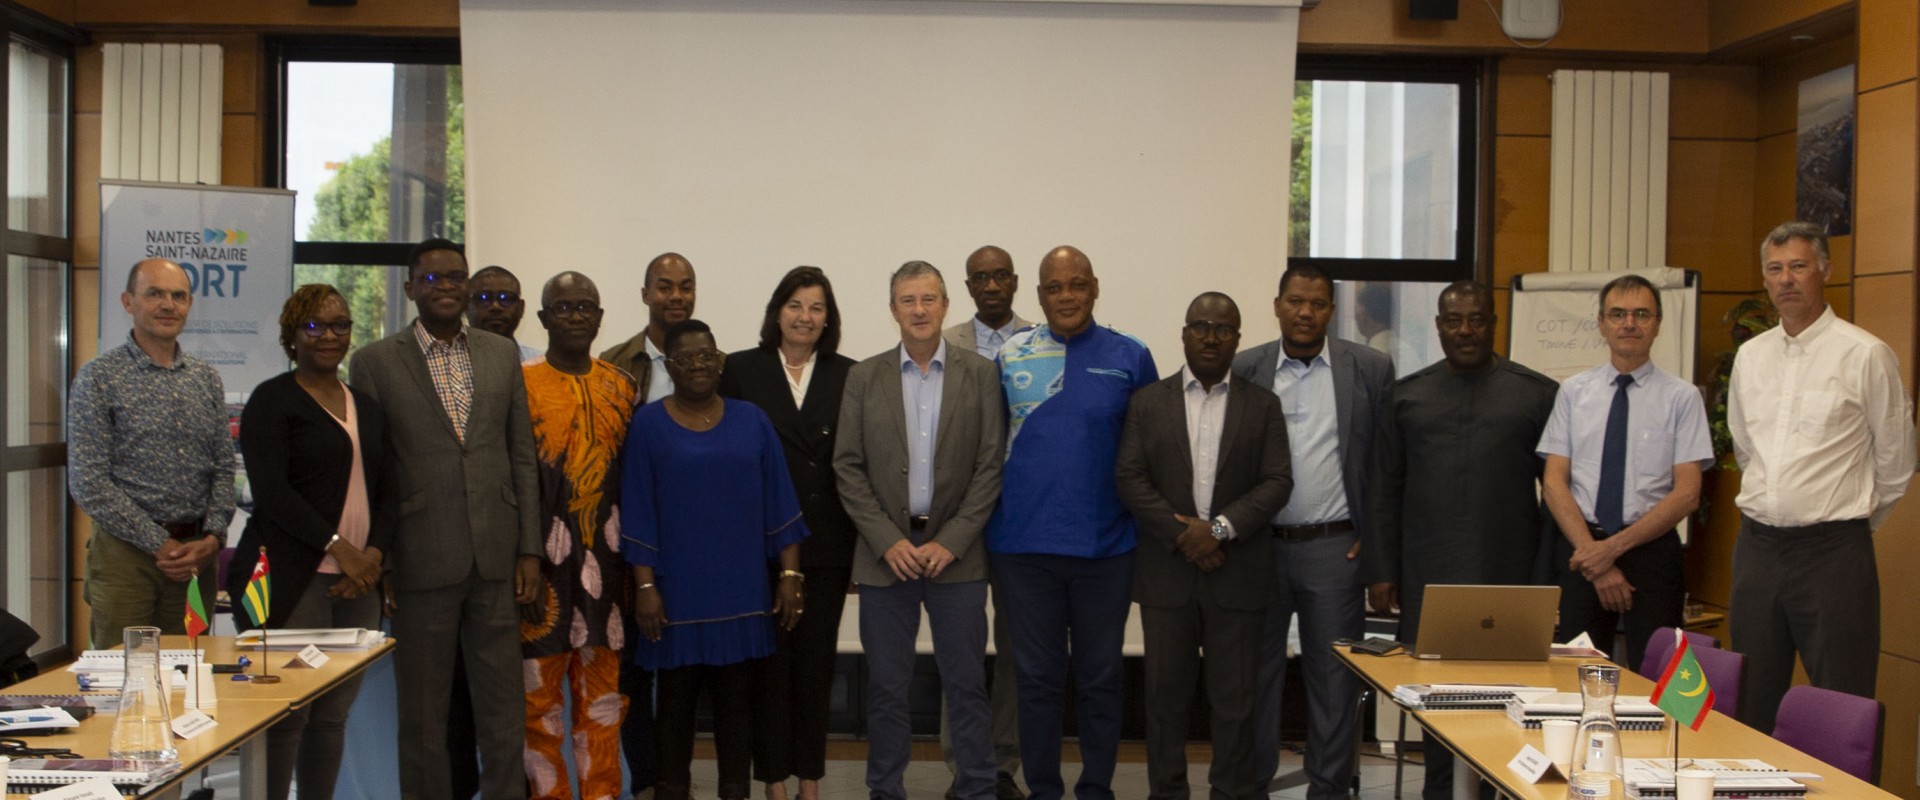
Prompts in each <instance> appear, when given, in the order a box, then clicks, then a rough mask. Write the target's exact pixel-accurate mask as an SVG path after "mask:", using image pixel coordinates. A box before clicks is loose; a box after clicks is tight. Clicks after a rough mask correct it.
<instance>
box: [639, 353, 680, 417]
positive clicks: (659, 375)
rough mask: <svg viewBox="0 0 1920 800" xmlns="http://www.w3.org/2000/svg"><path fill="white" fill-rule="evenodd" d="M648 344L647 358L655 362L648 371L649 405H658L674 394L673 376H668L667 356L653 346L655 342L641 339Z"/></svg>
mask: <svg viewBox="0 0 1920 800" xmlns="http://www.w3.org/2000/svg"><path fill="white" fill-rule="evenodd" d="M641 338H642V339H643V340H644V341H645V342H646V347H647V358H649V359H652V360H653V366H652V367H651V368H649V369H648V370H647V403H648V404H652V403H658V402H660V401H662V400H665V399H667V395H670V394H673V376H672V375H668V374H667V356H666V354H665V353H662V352H660V350H659V349H658V348H656V347H654V346H653V340H652V339H650V338H646V337H641Z"/></svg>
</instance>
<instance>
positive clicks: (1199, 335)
mask: <svg viewBox="0 0 1920 800" xmlns="http://www.w3.org/2000/svg"><path fill="white" fill-rule="evenodd" d="M1187 333H1191V334H1193V338H1195V339H1220V340H1221V341H1225V340H1227V339H1233V338H1236V337H1238V336H1239V335H1240V329H1239V328H1238V327H1235V326H1233V325H1228V324H1226V323H1224V322H1208V321H1206V320H1199V319H1197V320H1194V321H1192V322H1189V323H1187Z"/></svg>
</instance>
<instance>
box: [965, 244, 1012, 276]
mask: <svg viewBox="0 0 1920 800" xmlns="http://www.w3.org/2000/svg"><path fill="white" fill-rule="evenodd" d="M976 269H979V270H989V271H991V270H996V269H1007V270H1010V269H1013V256H1010V255H1007V251H1005V250H1002V249H1000V248H998V247H995V246H993V245H987V246H986V247H982V248H980V249H978V250H975V251H973V255H970V256H967V272H968V274H972V273H973V271H974V270H976Z"/></svg>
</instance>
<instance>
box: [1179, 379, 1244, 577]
mask: <svg viewBox="0 0 1920 800" xmlns="http://www.w3.org/2000/svg"><path fill="white" fill-rule="evenodd" d="M1180 380H1181V385H1182V386H1185V387H1186V398H1187V452H1188V453H1189V454H1190V455H1191V456H1192V457H1193V458H1192V460H1193V510H1194V513H1195V514H1196V515H1197V516H1199V517H1200V518H1201V519H1208V518H1210V517H1212V516H1213V509H1212V505H1213V482H1214V478H1215V476H1217V475H1218V474H1219V472H1220V439H1221V432H1222V431H1221V429H1222V428H1224V427H1226V425H1227V384H1228V383H1230V382H1231V381H1230V380H1229V379H1228V378H1225V377H1223V378H1221V379H1220V382H1219V383H1216V384H1214V385H1213V388H1212V389H1203V388H1201V387H1200V379H1199V378H1196V377H1194V376H1193V370H1192V369H1191V368H1188V367H1181V368H1180ZM1232 528H1233V526H1232V525H1231V524H1229V525H1228V526H1227V529H1228V530H1227V538H1229V539H1231V538H1233V530H1232Z"/></svg>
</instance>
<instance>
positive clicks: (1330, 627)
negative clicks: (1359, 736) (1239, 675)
mask: <svg viewBox="0 0 1920 800" xmlns="http://www.w3.org/2000/svg"><path fill="white" fill-rule="evenodd" d="M1358 535H1359V534H1356V533H1349V534H1346V535H1344V536H1328V537H1326V538H1322V539H1312V540H1309V541H1303V542H1290V541H1285V540H1281V539H1275V540H1274V542H1273V571H1274V583H1273V586H1274V591H1273V605H1272V606H1270V607H1268V609H1267V628H1266V633H1265V638H1264V640H1263V643H1264V651H1263V652H1262V654H1261V658H1260V693H1259V699H1258V700H1257V701H1256V704H1255V708H1256V709H1258V710H1257V712H1256V713H1255V719H1256V720H1257V722H1256V723H1255V732H1254V740H1253V765H1254V772H1256V773H1258V774H1259V776H1260V780H1261V781H1263V782H1264V781H1266V780H1268V779H1270V778H1272V777H1273V773H1274V772H1275V770H1277V769H1278V768H1279V765H1280V696H1281V690H1282V689H1283V688H1284V687H1285V686H1286V683H1287V628H1288V627H1289V625H1291V623H1292V621H1293V615H1294V614H1296V613H1297V614H1299V615H1300V666H1301V671H1302V672H1304V673H1306V681H1307V755H1306V771H1307V778H1308V779H1309V780H1310V781H1311V784H1310V785H1309V787H1308V789H1307V797H1309V798H1312V799H1313V800H1326V799H1327V798H1336V797H1346V796H1347V783H1348V781H1349V780H1351V778H1352V775H1353V760H1354V752H1353V726H1354V724H1355V719H1354V717H1355V716H1356V714H1357V709H1356V708H1355V706H1354V702H1355V699H1356V697H1357V696H1358V692H1359V690H1360V687H1359V681H1358V678H1357V677H1356V676H1355V675H1354V674H1353V672H1352V671H1351V670H1348V669H1347V668H1346V667H1344V666H1342V665H1341V664H1340V659H1339V658H1338V657H1336V656H1334V654H1333V640H1335V639H1340V638H1354V639H1357V638H1359V637H1360V635H1361V633H1362V632H1363V631H1364V630H1365V628H1366V623H1367V620H1366V608H1365V606H1364V605H1363V603H1362V600H1363V599H1364V597H1365V590H1364V589H1362V588H1361V586H1360V576H1359V566H1358V564H1357V562H1356V561H1350V560H1348V559H1347V551H1348V550H1350V549H1352V548H1353V542H1354V537H1356V536H1358Z"/></svg>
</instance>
